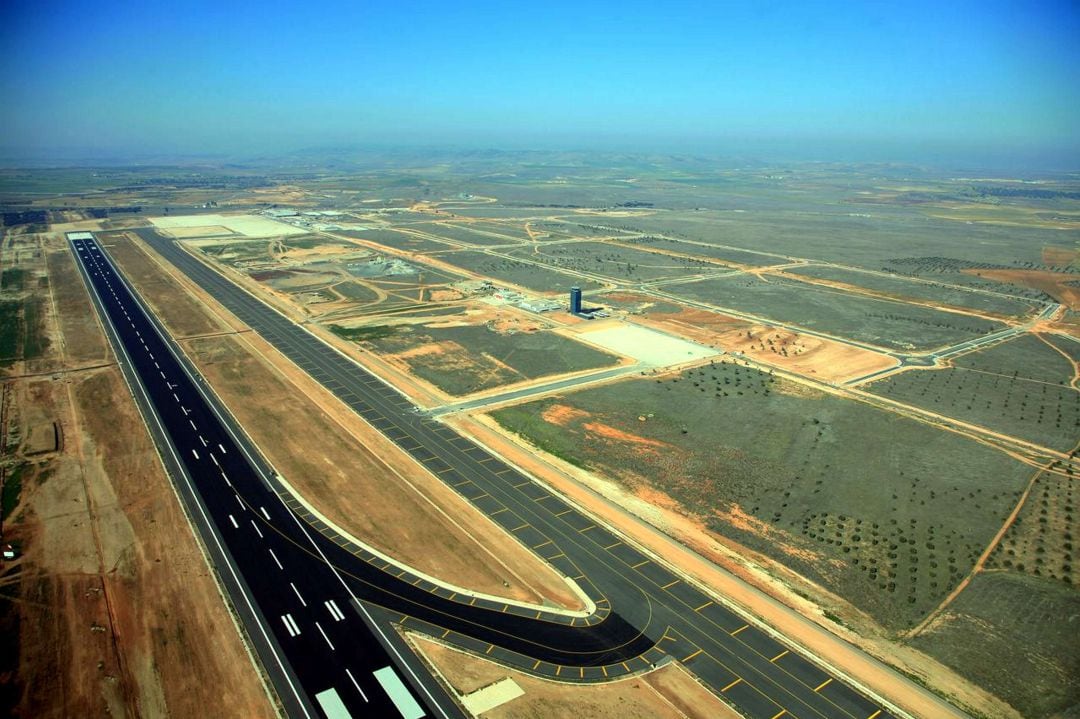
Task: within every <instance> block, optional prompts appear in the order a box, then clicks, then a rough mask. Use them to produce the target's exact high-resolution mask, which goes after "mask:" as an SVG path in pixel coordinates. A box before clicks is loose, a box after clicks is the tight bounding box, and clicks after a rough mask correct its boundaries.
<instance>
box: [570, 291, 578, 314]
mask: <svg viewBox="0 0 1080 719" xmlns="http://www.w3.org/2000/svg"><path fill="white" fill-rule="evenodd" d="M570 314H572V315H579V314H581V288H580V287H571V288H570Z"/></svg>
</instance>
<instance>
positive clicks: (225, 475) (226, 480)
mask: <svg viewBox="0 0 1080 719" xmlns="http://www.w3.org/2000/svg"><path fill="white" fill-rule="evenodd" d="M221 478H222V479H224V480H225V484H227V485H229V486H230V487H231V486H232V482H230V481H229V475H227V474H225V470H222V471H221Z"/></svg>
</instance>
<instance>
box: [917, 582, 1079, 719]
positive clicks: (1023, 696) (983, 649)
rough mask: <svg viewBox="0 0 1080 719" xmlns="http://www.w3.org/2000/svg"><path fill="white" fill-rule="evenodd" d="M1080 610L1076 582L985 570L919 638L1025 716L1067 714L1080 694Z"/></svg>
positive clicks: (927, 649) (921, 645) (922, 645)
mask: <svg viewBox="0 0 1080 719" xmlns="http://www.w3.org/2000/svg"><path fill="white" fill-rule="evenodd" d="M1078 618H1080V594H1078V593H1077V592H1076V588H1075V587H1070V586H1066V585H1063V584H1062V583H1060V582H1055V581H1053V580H1049V579H1040V578H1038V577H1033V576H1030V575H1024V574H1017V573H1015V572H999V571H993V572H985V573H981V574H978V575H976V577H975V579H974V580H973V581H972V582H971V585H970V586H968V587H967V588H966V589H965V590H964V591H963V592H962V593H961V594H960V595H959V597H957V599H956V601H955V602H953V603H952V604H951V605H950V606H949V608H948V609H947V610H946V611H945V612H944V613H943V614H942V616H940V617H938V618H937V619H935V621H934V622H933V623H932V624H931V625H930V626H929V627H928V628H927V629H926V630H925V631H924V632H922V633H920V634H919V635H918V636H916V637H915V638H914V639H913V640H912V641H911V643H912V644H913V645H914V646H915V647H916V648H917V649H920V650H922V651H924V652H926V653H927V654H929V655H931V656H933V657H935V658H936V659H939V660H941V661H942V662H944V663H945V664H946V665H948V666H950V667H952V668H954V669H955V670H956V671H957V672H959V673H960V674H961V675H963V676H965V677H967V678H968V679H970V680H972V681H973V682H975V683H976V684H978V685H979V686H982V687H985V688H986V689H988V690H989V691H991V692H993V693H994V694H995V695H997V696H999V697H1001V698H1002V699H1004V700H1005V701H1007V702H1008V703H1009V704H1011V705H1012V706H1013V707H1015V708H1016V709H1018V710H1019V711H1020V712H1021V714H1022V715H1023V716H1025V717H1030V718H1031V719H1044V718H1049V717H1066V716H1071V715H1072V714H1071V712H1073V711H1075V707H1076V705H1077V703H1078V702H1080V680H1078V677H1080V645H1078V644H1077V642H1076V632H1075V631H1074V628H1075V624H1076V622H1077V621H1078Z"/></svg>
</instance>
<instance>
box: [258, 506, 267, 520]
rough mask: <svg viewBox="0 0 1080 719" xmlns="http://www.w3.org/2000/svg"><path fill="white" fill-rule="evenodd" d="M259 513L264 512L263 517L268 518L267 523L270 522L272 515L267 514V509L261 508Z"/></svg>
mask: <svg viewBox="0 0 1080 719" xmlns="http://www.w3.org/2000/svg"><path fill="white" fill-rule="evenodd" d="M259 511H260V512H262V515H263V516H264V517H266V521H267V522H269V521H270V515H269V514H267V513H266V507H259Z"/></svg>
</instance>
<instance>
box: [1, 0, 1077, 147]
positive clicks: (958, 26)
mask: <svg viewBox="0 0 1080 719" xmlns="http://www.w3.org/2000/svg"><path fill="white" fill-rule="evenodd" d="M314 5H316V4H315V3H311V4H306V3H305V4H301V3H281V2H272V1H270V2H251V3H237V2H227V1H220V0H219V1H218V2H212V3H183V2H175V3H174V2H157V1H156V0H146V1H144V2H136V3H128V2H124V3H111V2H108V1H107V0H97V1H94V2H75V1H66V2H65V1H64V0H60V1H59V2H53V3H41V2H39V1H38V0H31V1H26V0H6V2H4V3H2V8H0V58H2V62H3V72H2V73H0V92H2V93H3V97H4V100H5V102H4V105H5V111H4V120H3V125H2V127H3V128H4V132H3V139H2V140H0V145H3V146H4V148H5V149H7V150H12V149H21V150H23V151H24V152H26V153H29V154H33V153H37V152H40V153H47V152H53V153H55V152H59V151H62V150H66V149H73V150H74V149H78V150H80V151H92V152H96V153H100V154H109V153H124V152H132V153H154V154H157V153H199V152H210V153H214V152H230V151H234V152H265V151H272V150H275V149H280V150H289V149H293V148H297V147H304V146H314V145H330V144H345V143H358V144H368V143H373V144H386V143H391V144H409V145H440V144H452V145H466V146H475V145H483V146H492V147H567V148H588V147H592V146H595V147H609V148H619V149H628V148H640V149H650V150H651V149H666V148H677V149H680V150H693V149H697V150H699V151H702V152H709V151H724V150H730V149H732V148H738V147H739V146H741V145H743V144H745V145H746V146H750V147H768V146H769V145H770V143H772V144H773V145H775V146H776V147H778V148H792V149H800V148H801V149H803V150H805V153H804V154H806V155H807V156H811V155H814V154H815V153H818V154H821V155H822V157H820V158H819V159H829V158H828V157H827V154H828V153H829V152H830V150H829V148H834V149H836V148H843V147H846V148H849V149H850V148H864V149H865V152H866V154H867V158H868V159H873V154H874V152H875V148H877V151H878V152H879V154H887V153H893V154H896V153H899V154H901V155H902V154H903V153H904V152H905V151H910V152H911V153H913V155H915V154H918V153H919V152H921V151H925V150H926V149H927V148H939V149H941V148H944V149H948V148H955V149H957V150H958V151H960V150H962V151H964V152H975V153H985V154H986V155H987V157H988V158H989V157H992V156H994V155H995V153H997V154H998V155H1001V156H1004V155H1008V154H1009V153H1012V154H1014V155H1015V154H1017V153H1019V154H1021V155H1023V154H1024V153H1028V154H1030V155H1032V156H1039V157H1042V158H1043V159H1044V160H1045V159H1046V158H1049V160H1048V161H1050V162H1055V161H1058V160H1060V162H1059V165H1061V166H1065V167H1068V166H1071V167H1073V169H1075V165H1076V164H1077V162H1078V161H1080V130H1078V128H1080V42H1077V38H1080V4H1078V3H1076V2H1069V1H1065V2H1039V1H1038V0H1029V1H1027V2H978V3H976V2H963V1H958V2H940V1H937V2H918V1H916V2H897V3H869V2H866V3H864V2H855V1H850V2H790V3H789V2H766V1H759V2H745V3H724V2H705V3H681V2H674V3H667V2H663V3H662V2H651V3H642V2H635V1H634V0H628V1H624V2H618V3H615V2H608V3H595V2H587V1H581V0H578V1H575V2H559V1H553V2H548V3H516V2H490V3H488V2H479V3H470V2H456V3H450V2H446V3H422V2H407V1H401V2H387V3H374V2H366V1H364V0H356V1H354V2H342V3H323V4H321V6H319V7H318V8H317V9H316V8H315V7H313V6H314ZM815 148H816V149H815ZM881 159H902V158H896V157H890V158H884V157H883V158H881Z"/></svg>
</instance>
